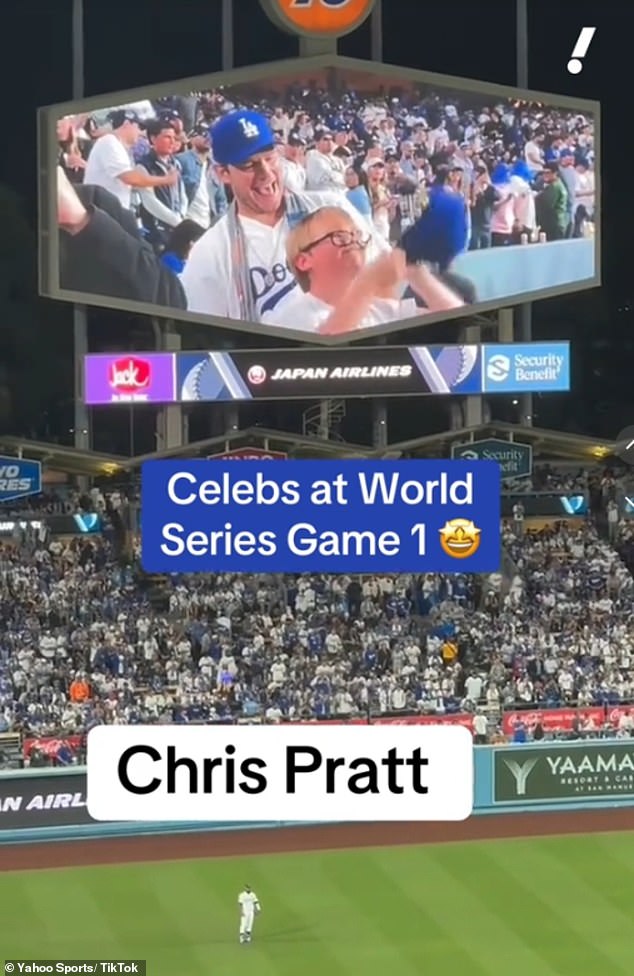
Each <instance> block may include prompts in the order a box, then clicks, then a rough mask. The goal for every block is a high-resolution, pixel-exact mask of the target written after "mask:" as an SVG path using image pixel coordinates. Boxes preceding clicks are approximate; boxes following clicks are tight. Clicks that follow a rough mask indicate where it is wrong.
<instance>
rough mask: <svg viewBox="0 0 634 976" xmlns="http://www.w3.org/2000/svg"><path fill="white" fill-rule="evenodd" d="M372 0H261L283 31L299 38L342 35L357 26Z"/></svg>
mask: <svg viewBox="0 0 634 976" xmlns="http://www.w3.org/2000/svg"><path fill="white" fill-rule="evenodd" d="M374 2H375V0H260V3H261V4H262V6H263V7H264V9H265V10H266V12H267V14H268V15H269V17H270V18H271V19H272V20H273V21H275V23H276V24H278V26H279V27H281V28H282V29H283V30H285V31H288V32H289V33H290V34H298V35H300V36H302V37H332V38H335V37H341V36H342V35H343V34H349V33H350V32H351V31H353V30H355V29H356V28H357V27H359V26H360V25H361V24H362V23H363V21H364V20H365V19H366V18H367V17H368V16H369V14H370V13H371V12H372V8H373V7H374Z"/></svg>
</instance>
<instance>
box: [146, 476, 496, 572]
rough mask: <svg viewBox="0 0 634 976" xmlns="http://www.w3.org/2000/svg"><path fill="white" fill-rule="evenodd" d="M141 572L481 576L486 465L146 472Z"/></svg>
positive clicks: (488, 536) (486, 539) (492, 553)
mask: <svg viewBox="0 0 634 976" xmlns="http://www.w3.org/2000/svg"><path fill="white" fill-rule="evenodd" d="M141 491H142V507H141V511H142V524H141V529H142V533H141V535H142V553H141V559H142V563H143V568H144V569H145V570H146V572H149V573H223V572H231V573H241V572H242V573H303V572H324V573H380V572H396V573H405V572H412V573H428V572H442V573H458V572H460V573H488V572H496V571H497V570H498V568H499V564H500V469H499V466H498V465H497V464H496V463H495V462H493V461H479V460H478V461H471V460H470V461H446V460H445V461H436V460H434V461H427V460H426V461H414V460H412V461H390V462H385V461H345V460H344V461H295V460H292V461H291V460H289V461H285V462H284V464H268V463H266V462H259V461H244V462H243V463H242V464H239V465H236V464H234V463H232V462H230V461H213V460H190V461H183V460H177V461H174V460H167V461H147V462H146V463H145V464H144V465H143V468H142V482H141Z"/></svg>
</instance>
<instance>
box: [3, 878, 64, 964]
mask: <svg viewBox="0 0 634 976" xmlns="http://www.w3.org/2000/svg"><path fill="white" fill-rule="evenodd" d="M34 896H35V897H34ZM55 897H56V902H55V904H56V905H57V898H58V896H57V895H56V896H55ZM42 908H44V909H45V918H44V925H41V924H40V919H41V917H42ZM46 913H47V906H46V905H45V904H44V902H43V900H42V899H40V898H39V897H37V889H34V888H32V887H31V885H30V884H29V877H28V876H22V875H20V874H17V875H16V876H15V877H12V878H11V879H10V880H8V879H7V876H6V875H0V917H1V918H2V923H1V925H2V936H1V938H0V945H1V946H2V952H3V954H4V955H3V958H4V957H6V958H12V959H24V958H26V957H28V950H29V946H31V945H34V950H32V951H35V952H36V953H38V954H39V946H40V945H41V944H44V947H46V939H47V938H48V933H49V920H48V919H47V918H46ZM54 929H55V927H54V925H53V929H52V931H54ZM66 931H67V925H63V926H62V928H61V933H62V937H63V934H64V933H66ZM41 958H46V953H45V954H44V956H41Z"/></svg>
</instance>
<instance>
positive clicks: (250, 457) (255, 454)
mask: <svg viewBox="0 0 634 976" xmlns="http://www.w3.org/2000/svg"><path fill="white" fill-rule="evenodd" d="M287 458H288V454H285V453H284V451H265V450H264V448H263V447H238V448H236V449H235V451H225V452H224V453H223V454H210V455H209V457H208V459H207V460H209V461H285V460H286V459H287Z"/></svg>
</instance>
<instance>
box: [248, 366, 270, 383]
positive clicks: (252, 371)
mask: <svg viewBox="0 0 634 976" xmlns="http://www.w3.org/2000/svg"><path fill="white" fill-rule="evenodd" d="M247 380H248V381H249V383H251V385H252V386H260V384H261V383H264V382H266V370H265V368H264V366H258V365H255V366H249V371H248V373H247Z"/></svg>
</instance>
